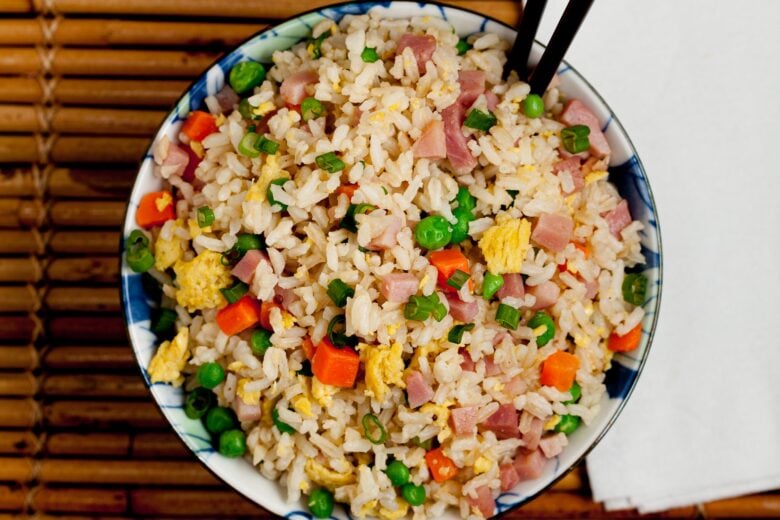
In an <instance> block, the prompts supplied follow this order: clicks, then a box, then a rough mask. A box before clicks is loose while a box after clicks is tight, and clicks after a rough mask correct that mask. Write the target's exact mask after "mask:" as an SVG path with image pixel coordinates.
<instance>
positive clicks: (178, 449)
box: [131, 432, 192, 459]
mask: <svg viewBox="0 0 780 520" xmlns="http://www.w3.org/2000/svg"><path fill="white" fill-rule="evenodd" d="M131 449H132V455H133V457H135V458H143V459H163V458H167V459H172V458H177V459H178V458H182V459H189V458H192V452H191V451H190V450H189V449H188V448H187V447H186V446H185V445H184V443H183V442H182V441H181V439H179V437H178V436H176V435H175V434H172V433H150V432H142V433H138V434H136V435H135V436H134V437H133V440H132V448H131Z"/></svg>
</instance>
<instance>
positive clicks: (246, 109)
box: [238, 98, 260, 132]
mask: <svg viewBox="0 0 780 520" xmlns="http://www.w3.org/2000/svg"><path fill="white" fill-rule="evenodd" d="M238 113H239V114H241V117H243V118H244V119H248V120H250V121H251V120H253V119H260V116H258V115H257V114H255V107H253V106H252V105H251V104H250V103H249V100H248V99H246V98H244V99H242V100H241V101H240V102H239V103H238ZM251 128H252V127H251V126H250V127H249V131H250V132H251V131H253V130H252V129H251Z"/></svg>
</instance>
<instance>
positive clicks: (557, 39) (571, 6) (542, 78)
mask: <svg viewBox="0 0 780 520" xmlns="http://www.w3.org/2000/svg"><path fill="white" fill-rule="evenodd" d="M546 4H547V0H528V1H527V2H526V5H525V8H524V9H523V17H522V18H521V19H520V25H519V26H518V28H517V37H516V38H515V43H514V45H513V46H512V50H511V51H510V53H509V58H508V60H507V63H506V65H505V66H504V76H507V75H508V74H509V72H510V70H515V71H517V75H518V77H519V78H520V80H521V81H527V82H528V83H529V84H530V85H531V92H533V93H535V94H543V93H544V91H545V89H546V88H547V85H549V84H550V81H551V80H552V78H553V75H554V74H555V71H556V70H558V66H559V65H560V64H561V61H562V60H563V57H564V55H565V54H566V51H567V50H569V46H570V45H571V42H572V40H574V36H575V35H576V34H577V31H578V30H579V28H580V25H582V22H583V20H585V16H586V15H587V14H588V10H590V6H591V5H592V4H593V0H569V3H568V4H567V6H566V9H565V10H564V12H563V16H561V19H560V20H559V21H558V25H557V26H556V27H555V31H554V32H553V35H552V37H551V38H550V42H549V43H548V44H547V48H546V49H545V50H544V53H543V54H542V58H541V59H540V60H539V63H538V64H537V65H536V67H535V68H534V69H533V71H531V72H530V75H529V71H528V56H529V55H530V53H531V47H532V46H533V42H534V37H535V36H536V32H537V30H538V29H539V22H540V21H541V19H542V13H543V12H544V8H545V6H546Z"/></svg>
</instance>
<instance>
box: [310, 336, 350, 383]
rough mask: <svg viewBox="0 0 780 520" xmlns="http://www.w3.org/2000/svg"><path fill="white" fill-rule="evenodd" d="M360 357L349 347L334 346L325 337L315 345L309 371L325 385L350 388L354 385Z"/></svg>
mask: <svg viewBox="0 0 780 520" xmlns="http://www.w3.org/2000/svg"><path fill="white" fill-rule="evenodd" d="M359 368H360V358H359V357H358V355H357V352H355V351H354V350H352V349H351V348H349V347H343V348H336V347H334V346H333V345H332V344H331V342H330V341H328V340H327V339H326V338H323V340H322V341H321V342H320V344H319V345H317V350H316V351H315V352H314V357H313V358H312V360H311V371H312V372H313V373H314V376H315V377H316V378H317V379H319V380H320V383H324V384H326V385H333V386H338V387H340V388H351V387H353V386H354V385H355V379H357V374H358V369H359Z"/></svg>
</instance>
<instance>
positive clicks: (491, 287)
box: [482, 272, 504, 300]
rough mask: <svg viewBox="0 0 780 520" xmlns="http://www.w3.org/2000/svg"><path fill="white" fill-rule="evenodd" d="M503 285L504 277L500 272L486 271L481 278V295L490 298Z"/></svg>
mask: <svg viewBox="0 0 780 520" xmlns="http://www.w3.org/2000/svg"><path fill="white" fill-rule="evenodd" d="M503 286H504V277H503V276H501V275H500V274H493V273H491V272H486V273H485V276H484V277H483V278H482V297H483V298H484V299H486V300H490V299H491V298H492V297H493V296H495V294H496V293H497V292H498V290H499V289H501V287H503Z"/></svg>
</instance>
